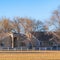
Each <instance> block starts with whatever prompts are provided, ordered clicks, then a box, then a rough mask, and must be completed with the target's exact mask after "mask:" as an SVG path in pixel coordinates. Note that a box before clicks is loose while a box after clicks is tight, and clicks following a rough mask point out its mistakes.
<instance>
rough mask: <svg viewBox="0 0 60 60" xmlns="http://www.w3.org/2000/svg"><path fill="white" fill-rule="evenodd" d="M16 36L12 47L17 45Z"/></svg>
mask: <svg viewBox="0 0 60 60" xmlns="http://www.w3.org/2000/svg"><path fill="white" fill-rule="evenodd" d="M17 44H18V43H17V37H14V48H15V47H17Z"/></svg>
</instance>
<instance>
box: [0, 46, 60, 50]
mask: <svg viewBox="0 0 60 60" xmlns="http://www.w3.org/2000/svg"><path fill="white" fill-rule="evenodd" d="M0 50H2V51H7V50H8V51H30V50H60V47H58V46H54V47H33V48H31V49H30V48H27V47H20V48H9V47H8V48H0Z"/></svg>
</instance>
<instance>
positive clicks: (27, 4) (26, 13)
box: [0, 0, 60, 20]
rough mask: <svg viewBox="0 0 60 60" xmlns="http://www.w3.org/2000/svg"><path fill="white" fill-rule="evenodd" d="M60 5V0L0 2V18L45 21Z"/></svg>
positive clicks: (5, 0)
mask: <svg viewBox="0 0 60 60" xmlns="http://www.w3.org/2000/svg"><path fill="white" fill-rule="evenodd" d="M59 5H60V0H0V17H2V16H6V17H10V18H12V17H14V16H20V17H29V18H33V19H40V20H45V19H48V18H49V17H50V16H51V13H52V12H53V10H55V9H57V8H58V6H59Z"/></svg>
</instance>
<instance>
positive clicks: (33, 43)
mask: <svg viewBox="0 0 60 60" xmlns="http://www.w3.org/2000/svg"><path fill="white" fill-rule="evenodd" d="M20 47H26V48H32V47H38V40H37V39H34V38H32V39H31V38H29V37H28V36H27V35H24V34H21V33H0V48H20Z"/></svg>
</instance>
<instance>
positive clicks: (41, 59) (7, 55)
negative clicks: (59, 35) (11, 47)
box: [0, 51, 60, 60]
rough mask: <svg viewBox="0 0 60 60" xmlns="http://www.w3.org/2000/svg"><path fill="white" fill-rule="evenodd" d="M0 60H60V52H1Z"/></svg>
mask: <svg viewBox="0 0 60 60" xmlns="http://www.w3.org/2000/svg"><path fill="white" fill-rule="evenodd" d="M0 60H60V51H30V52H29V51H27V52H26V51H23V52H22V51H17V52H16V51H14V52H13V51H7V52H6V51H4V52H2V51H0Z"/></svg>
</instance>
